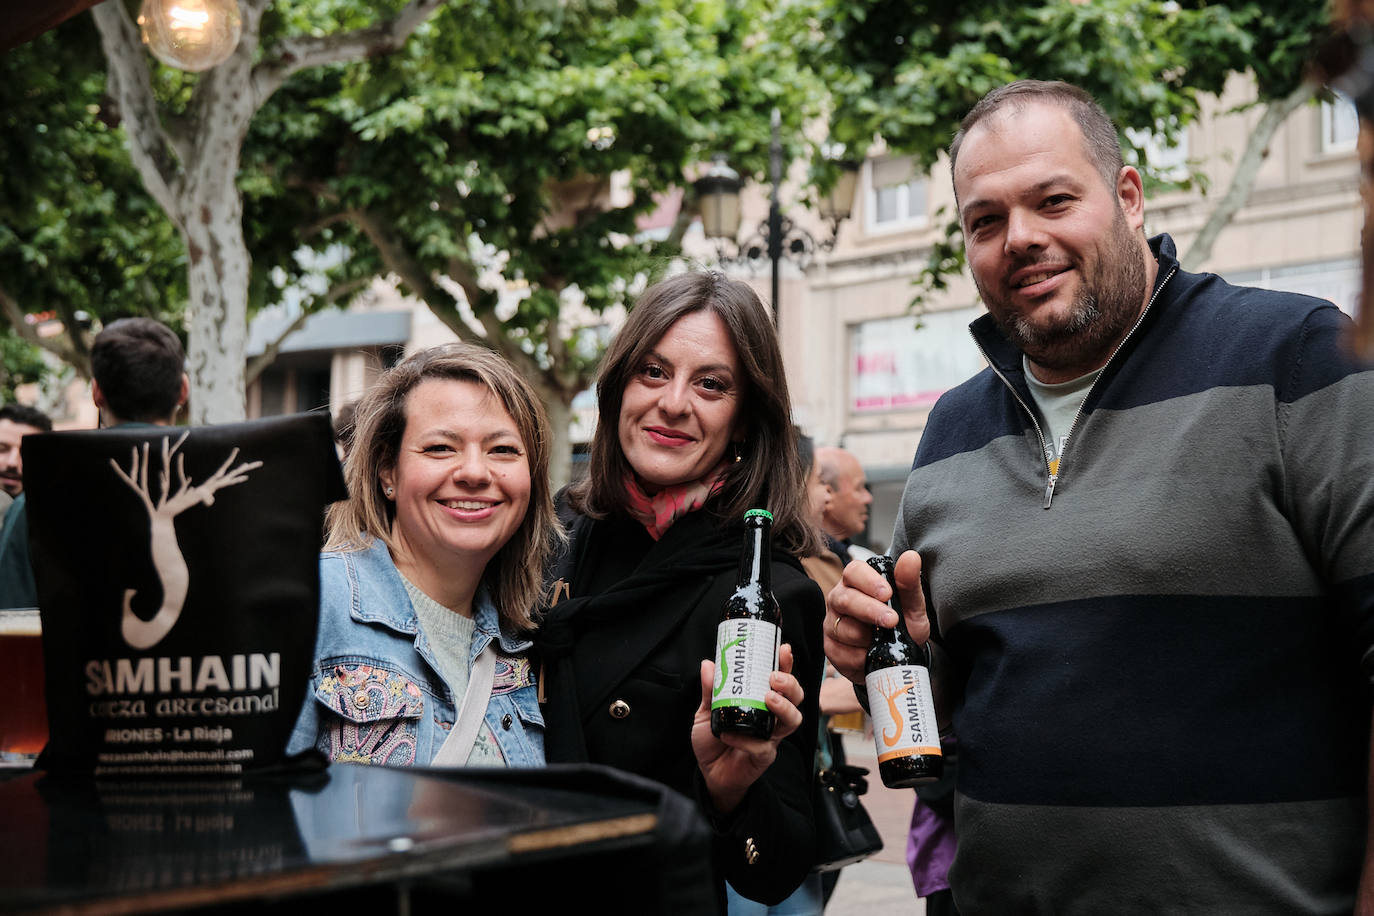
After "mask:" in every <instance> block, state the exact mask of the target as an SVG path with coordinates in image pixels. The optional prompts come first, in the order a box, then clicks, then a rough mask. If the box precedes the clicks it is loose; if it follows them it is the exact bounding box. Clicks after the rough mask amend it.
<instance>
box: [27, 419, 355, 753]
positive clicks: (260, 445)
mask: <svg viewBox="0 0 1374 916" xmlns="http://www.w3.org/2000/svg"><path fill="white" fill-rule="evenodd" d="M23 449H24V470H25V475H24V476H25V490H26V493H27V496H26V500H27V502H28V514H29V535H30V541H29V543H30V552H31V555H32V562H33V569H34V576H35V580H36V583H37V587H38V603H39V607H40V609H41V611H42V621H43V655H44V664H45V668H46V672H45V678H46V687H47V705H48V722H49V738H48V745H47V747H46V749H45V750H44V752H43V755H42V757H41V758H40V760H39V763H38V766H40V767H42V768H45V769H48V770H50V771H53V772H60V773H75V774H90V775H95V776H142V775H153V776H164V777H165V776H183V775H196V776H201V775H204V776H214V775H231V774H237V773H243V772H248V771H252V770H260V769H265V768H271V767H274V766H277V765H279V764H281V763H282V761H283V757H284V754H283V751H284V748H285V746H286V741H287V738H288V736H289V735H290V733H291V728H292V726H293V724H294V722H295V719H296V715H297V713H298V712H299V710H300V706H301V702H302V700H303V699H304V697H305V692H306V683H307V679H308V677H309V671H310V665H311V656H312V655H313V651H314V642H315V626H316V621H317V618H318V614H319V571H318V570H319V551H320V542H321V536H322V531H323V514H324V509H325V507H326V505H327V504H328V503H330V502H332V501H333V500H335V499H338V498H341V497H342V496H343V495H344V493H345V491H344V487H343V480H342V476H341V474H340V471H339V462H338V459H337V457H336V453H335V451H334V444H333V435H332V431H331V428H330V424H329V419H328V417H326V416H325V415H324V414H301V415H297V416H291V417H281V418H274V419H269V420H261V421H255V422H250V423H240V424H226V425H223V426H205V427H197V428H193V429H187V428H182V427H156V426H137V427H133V426H124V427H117V428H114V429H108V430H92V431H82V432H58V433H48V434H43V435H38V436H29V437H26V438H25V441H24V446H23Z"/></svg>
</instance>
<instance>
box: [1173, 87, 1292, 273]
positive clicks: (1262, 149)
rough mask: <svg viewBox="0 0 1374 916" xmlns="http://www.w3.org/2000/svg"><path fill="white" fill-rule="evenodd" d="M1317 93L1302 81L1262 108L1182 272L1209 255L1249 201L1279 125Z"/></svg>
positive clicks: (1187, 257)
mask: <svg viewBox="0 0 1374 916" xmlns="http://www.w3.org/2000/svg"><path fill="white" fill-rule="evenodd" d="M1316 94H1317V86H1316V84H1315V83H1309V82H1305V83H1303V84H1302V85H1301V86H1299V87H1298V88H1297V89H1296V90H1295V91H1294V92H1292V93H1291V94H1289V95H1288V96H1287V97H1286V98H1283V99H1279V100H1277V101H1274V102H1270V103H1269V104H1267V105H1265V106H1264V114H1263V115H1261V116H1260V119H1259V122H1258V123H1256V124H1255V127H1254V129H1253V130H1252V131H1250V136H1249V138H1248V139H1247V140H1246V143H1245V152H1244V153H1242V154H1241V157H1240V162H1239V163H1237V164H1236V173H1235V175H1233V176H1232V177H1231V184H1230V186H1229V187H1227V189H1226V194H1225V195H1224V196H1223V197H1222V198H1221V200H1220V201H1218V202H1217V205H1216V206H1215V207H1214V208H1212V212H1211V213H1210V214H1209V215H1208V217H1207V221H1206V222H1204V223H1203V224H1202V228H1201V229H1199V230H1198V233H1197V235H1196V236H1194V237H1193V243H1192V245H1190V246H1188V251H1187V252H1186V253H1185V254H1184V255H1183V257H1182V258H1180V259H1179V263H1180V264H1182V265H1183V269H1184V270H1197V269H1198V267H1200V266H1201V265H1202V264H1203V263H1205V262H1206V260H1207V259H1208V258H1209V257H1211V255H1212V248H1213V246H1215V245H1216V242H1217V237H1218V236H1220V235H1221V231H1222V230H1223V229H1225V228H1226V226H1227V225H1228V224H1229V223H1230V222H1231V220H1232V219H1233V218H1234V217H1235V215H1236V214H1237V213H1238V212H1240V208H1241V207H1243V206H1245V203H1246V201H1248V200H1249V199H1250V192H1251V190H1253V189H1254V186H1255V175H1256V174H1258V173H1259V169H1260V166H1261V165H1263V164H1264V160H1265V157H1266V156H1268V155H1269V144H1270V143H1271V142H1273V139H1274V134H1276V133H1278V129H1279V128H1280V127H1281V126H1282V125H1283V122H1284V121H1286V120H1288V116H1289V115H1290V114H1292V113H1293V112H1294V111H1296V110H1297V109H1298V108H1300V107H1301V106H1302V105H1304V104H1306V103H1307V102H1308V101H1309V100H1311V99H1312V98H1313V97H1314V96H1315V95H1316Z"/></svg>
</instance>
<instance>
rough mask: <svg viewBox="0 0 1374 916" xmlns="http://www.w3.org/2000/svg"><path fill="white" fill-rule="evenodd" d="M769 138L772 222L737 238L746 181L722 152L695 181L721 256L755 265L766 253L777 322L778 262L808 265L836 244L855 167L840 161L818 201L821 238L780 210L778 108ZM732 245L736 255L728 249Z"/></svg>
mask: <svg viewBox="0 0 1374 916" xmlns="http://www.w3.org/2000/svg"><path fill="white" fill-rule="evenodd" d="M769 120H770V136H769V143H768V183H769V191H768V221H767V222H766V223H763V224H761V225H759V226H758V228H757V229H756V230H755V232H754V234H753V235H752V236H750V237H749V238H748V239H746V240H744V241H738V240H737V237H738V234H739V226H740V189H741V188H742V187H743V185H744V182H743V181H742V180H741V179H740V177H739V173H738V172H736V171H735V170H734V169H732V168H730V166H729V164H728V163H727V162H726V160H725V157H724V156H723V155H717V156H716V157H715V159H714V161H713V163H712V165H711V168H710V169H709V170H707V172H706V173H705V174H704V175H702V177H700V178H698V179H697V180H696V181H695V182H693V188H694V190H695V191H696V195H697V202H698V208H699V210H700V212H701V224H702V229H703V230H705V233H706V237H707V238H710V239H716V240H717V256H718V258H719V259H720V261H721V262H722V263H726V264H731V263H733V264H745V265H748V266H749V267H750V269H753V268H755V267H756V266H758V264H759V263H760V262H761V261H762V260H763V259H764V258H765V257H766V258H767V259H768V261H769V264H770V266H771V270H772V302H771V303H770V304H771V305H772V308H773V326H774V327H775V328H776V327H777V326H778V323H779V316H780V315H781V313H782V312H781V309H780V308H779V294H780V281H779V276H780V274H779V265H780V262H781V261H782V259H783V258H784V257H786V258H788V259H789V260H792V261H794V262H795V263H796V264H797V266H798V267H800V268H801V269H802V270H805V269H806V268H807V266H808V265H810V263H811V259H812V258H813V257H814V256H815V252H816V249H817V248H819V249H821V250H823V251H829V250H830V249H831V248H833V247H834V246H835V235H836V233H837V232H838V231H839V225H840V223H841V222H842V221H844V220H846V219H848V218H849V213H850V210H851V208H852V206H853V201H854V185H855V180H856V177H857V175H858V169H857V167H855V166H853V165H851V164H845V165H843V166H842V169H841V172H840V178H839V180H838V181H837V182H836V183H835V186H834V187H833V188H832V189H831V190H830V192H829V193H828V194H826V195H825V196H824V197H823V198H822V199H821V201H820V207H819V210H820V214H821V216H822V217H823V218H824V219H825V220H827V221H828V222H829V223H830V235H829V236H828V237H827V238H825V239H822V240H817V239H816V237H815V236H813V235H812V234H811V233H810V232H807V231H806V230H805V229H804V228H802V227H801V226H798V225H796V224H795V223H793V222H792V220H791V219H790V218H788V217H787V216H785V215H784V214H783V212H782V205H781V203H780V200H779V189H780V188H781V186H782V173H783V162H782V137H781V132H782V115H781V113H780V112H779V111H778V109H776V108H774V109H773V111H772V115H771V117H770V119H769ZM729 244H733V245H734V246H735V250H736V252H737V253H736V254H735V255H734V256H730V255H728V254H727V253H726V246H727V245H729Z"/></svg>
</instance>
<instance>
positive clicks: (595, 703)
mask: <svg viewBox="0 0 1374 916" xmlns="http://www.w3.org/2000/svg"><path fill="white" fill-rule="evenodd" d="M560 514H561V515H563V517H564V521H565V523H566V524H568V527H569V532H570V535H571V538H572V540H571V544H570V546H569V550H568V552H567V553H566V554H565V556H564V558H563V560H562V561H561V562H560V563H559V564H558V565H557V567H556V570H555V574H554V576H553V577H551V578H558V579H561V580H562V582H563V583H565V584H566V585H567V590H566V591H564V590H563V589H562V587H561V586H558V587H557V594H558V598H559V599H561V600H559V601H558V603H557V604H556V605H555V606H554V607H553V608H551V609H549V611H548V612H547V613H546V616H545V620H544V624H543V628H542V631H541V636H540V638H539V640H538V642H537V646H538V650H539V655H540V656H541V661H542V662H543V666H544V674H543V677H544V681H543V684H542V685H541V686H542V689H543V691H544V693H545V697H546V702H545V705H544V717H545V748H546V753H547V756H548V760H549V762H550V763H574V762H590V763H598V764H604V765H608V766H613V767H616V768H618V769H622V770H626V771H628V772H631V773H635V774H638V775H641V776H645V777H648V778H650V779H653V780H656V781H658V782H661V783H664V784H666V785H667V786H669V787H670V788H673V789H675V790H677V791H678V792H680V793H682V794H684V795H686V796H687V797H689V798H694V799H696V801H697V804H698V806H699V807H700V808H701V810H702V812H703V813H704V814H705V815H706V819H707V821H708V823H709V824H710V825H711V827H712V830H713V832H714V843H713V860H714V861H713V866H714V871H715V874H716V876H717V883H718V885H719V884H720V882H721V881H724V880H729V882H730V884H731V885H732V886H733V887H734V888H735V890H737V891H738V892H739V893H741V894H743V895H744V896H746V897H750V898H752V899H755V900H759V901H762V902H765V903H777V902H780V901H781V900H784V899H786V897H787V896H788V895H789V894H791V892H792V891H793V890H795V889H796V887H797V886H798V885H799V884H800V883H801V881H802V879H803V878H804V877H805V876H806V874H807V872H808V871H809V870H810V866H811V864H812V862H813V861H814V853H815V830H814V824H813V819H812V811H811V786H812V781H813V775H814V769H815V745H816V736H817V733H818V728H819V724H818V716H819V706H818V698H819V694H820V683H821V677H822V673H823V668H824V661H825V657H824V654H823V648H822V634H821V626H822V621H823V619H824V615H825V598H824V596H823V595H822V594H821V591H820V589H819V588H818V587H817V586H816V584H815V583H814V582H813V581H811V580H810V579H809V578H807V576H806V574H805V573H804V572H803V570H802V568H801V565H800V564H799V563H798V562H797V561H796V560H795V559H793V558H792V557H789V556H785V555H783V554H782V553H781V552H780V551H778V550H774V551H773V554H772V564H771V570H772V579H773V581H772V588H773V594H774V596H775V597H776V598H777V600H778V603H779V605H780V606H781V608H782V620H783V623H782V639H783V641H784V642H786V643H789V644H790V645H791V646H792V651H793V656H794V660H795V661H794V665H793V674H794V675H795V676H796V677H797V679H798V680H799V681H800V682H801V684H802V688H803V690H804V691H805V698H804V700H803V702H802V705H801V711H802V715H803V717H804V721H803V722H802V724H801V725H800V726H799V727H798V728H797V730H796V731H794V732H793V733H792V734H791V735H789V736H788V737H787V738H785V739H783V741H782V742H781V744H780V745H779V748H778V756H777V759H776V760H775V761H774V762H773V764H772V766H770V767H769V768H768V770H767V771H766V772H765V773H764V774H763V775H762V776H761V777H760V778H759V779H758V781H757V782H755V783H754V785H753V786H751V787H750V789H749V792H748V794H747V795H746V797H745V800H744V801H743V802H742V803H741V805H740V806H739V807H738V808H737V809H736V810H735V811H733V812H731V813H730V814H729V815H725V816H723V815H719V814H717V813H716V812H715V811H714V810H713V808H712V806H711V803H710V801H709V797H708V795H707V793H706V788H705V780H704V778H703V777H702V776H701V772H700V770H699V768H698V766H697V762H696V757H695V756H694V754H693V752H692V746H691V729H692V719H693V716H694V714H695V712H696V710H697V708H698V706H699V705H700V703H701V680H700V666H701V661H702V659H710V658H712V657H713V655H714V651H715V643H716V627H717V625H718V624H719V621H720V613H721V608H722V607H723V606H724V603H725V599H726V598H727V596H728V595H729V594H730V592H731V591H733V589H734V587H735V584H736V580H737V577H738V569H739V556H740V552H741V549H742V547H743V543H744V527H743V524H742V523H741V522H734V523H730V524H724V523H722V522H721V521H720V520H719V519H717V518H715V517H714V516H712V515H710V514H709V513H708V512H706V511H701V510H699V511H696V512H692V513H689V514H687V515H685V516H683V517H682V518H681V519H679V520H678V521H677V522H676V523H675V524H674V525H673V526H672V527H671V528H669V529H668V531H667V532H665V533H664V535H663V538H662V539H661V540H659V541H657V542H655V541H653V540H652V539H651V538H650V537H649V535H648V533H647V532H646V531H645V530H644V527H643V526H642V525H641V524H640V523H639V522H637V521H635V520H633V519H630V518H627V517H611V518H607V519H600V520H593V519H590V518H586V517H585V516H579V515H575V514H571V513H568V512H566V511H565V512H561V513H560ZM719 892H720V893H721V894H723V893H724V888H723V885H720V886H719Z"/></svg>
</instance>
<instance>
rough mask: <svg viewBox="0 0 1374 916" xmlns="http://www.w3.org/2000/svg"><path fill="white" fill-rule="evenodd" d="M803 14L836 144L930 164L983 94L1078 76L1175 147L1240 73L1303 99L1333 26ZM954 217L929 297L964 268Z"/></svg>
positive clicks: (871, 4) (1176, 15)
mask: <svg viewBox="0 0 1374 916" xmlns="http://www.w3.org/2000/svg"><path fill="white" fill-rule="evenodd" d="M791 12H792V15H793V16H796V17H798V20H799V25H798V27H797V28H798V32H799V34H805V35H806V36H807V41H806V46H805V48H804V50H803V52H802V56H803V57H804V58H805V59H807V60H809V61H811V62H812V64H813V66H814V67H815V68H816V70H817V72H818V73H819V75H820V76H821V78H822V79H823V81H824V82H825V83H826V84H827V85H828V86H829V87H830V89H831V96H830V99H831V108H830V116H829V117H830V136H831V139H832V140H835V141H838V142H842V143H844V144H845V145H846V146H847V147H848V148H850V149H851V150H853V151H855V152H862V151H864V150H866V149H868V148H869V145H870V144H871V143H872V142H873V140H874V138H875V137H881V138H882V139H883V140H884V141H885V142H886V143H887V145H888V147H889V148H891V149H892V150H894V151H896V152H900V153H907V154H910V155H911V156H912V157H913V158H914V159H915V160H916V162H917V163H918V165H919V166H921V167H929V166H931V165H933V164H934V162H935V161H936V159H937V157H938V156H939V155H940V153H941V152H943V151H944V150H945V149H947V148H948V146H949V142H950V140H951V138H952V137H953V135H954V132H955V131H956V130H957V129H958V126H959V122H960V120H962V118H963V116H964V114H966V113H967V112H968V110H969V109H970V108H971V107H972V106H973V105H974V104H975V103H976V102H977V101H978V99H980V98H981V97H982V96H983V95H984V94H986V93H987V92H988V91H989V90H991V89H993V88H995V87H997V86H999V85H1002V84H1003V83H1006V82H1010V81H1012V80H1016V79H1062V80H1067V81H1069V82H1072V83H1075V84H1077V85H1079V86H1081V87H1083V88H1084V89H1086V90H1087V91H1088V92H1090V93H1092V94H1093V95H1094V96H1095V97H1096V98H1097V99H1098V100H1099V101H1100V102H1101V103H1102V105H1103V107H1104V108H1105V109H1106V111H1107V113H1108V114H1109V115H1111V116H1112V118H1113V119H1114V120H1115V121H1116V122H1117V124H1118V125H1120V126H1121V127H1123V128H1135V129H1138V130H1143V131H1148V132H1149V133H1150V134H1151V135H1152V136H1153V137H1155V138H1157V139H1158V140H1160V141H1162V142H1164V143H1166V144H1168V143H1172V142H1175V141H1176V140H1177V138H1178V137H1179V135H1180V133H1181V131H1183V130H1184V129H1185V128H1186V127H1187V125H1188V124H1190V123H1191V122H1192V121H1194V120H1195V119H1196V118H1197V116H1198V113H1199V101H1200V98H1201V97H1202V95H1204V94H1208V93H1213V94H1216V93H1220V91H1221V90H1222V88H1223V86H1224V85H1225V83H1226V80H1227V79H1228V78H1229V77H1230V76H1231V75H1233V74H1237V73H1245V72H1247V71H1249V72H1250V73H1252V74H1253V75H1254V77H1255V80H1256V82H1257V84H1258V87H1259V98H1258V102H1259V103H1260V104H1265V103H1269V102H1273V101H1276V100H1282V99H1286V98H1287V97H1289V96H1291V95H1292V94H1293V93H1294V92H1295V91H1296V90H1297V89H1298V88H1299V86H1300V84H1301V82H1302V79H1303V76H1304V73H1305V70H1306V63H1307V61H1308V60H1309V59H1310V57H1311V54H1312V50H1313V48H1314V46H1315V43H1316V41H1317V39H1318V37H1319V36H1320V34H1321V33H1322V30H1323V28H1324V26H1325V23H1326V10H1325V8H1324V5H1323V4H1319V3H1291V2H1287V0H1239V2H1226V3H1215V2H1203V0H1083V2H1075V0H1049V2H1046V3H1036V4H1026V3H1013V2H1006V0H991V2H957V3H956V2H947V0H946V2H922V0H798V2H797V3H796V4H794V5H793V7H792V11H791ZM1122 141H1123V144H1124V145H1125V146H1126V147H1127V148H1128V151H1129V150H1130V149H1131V148H1132V146H1133V142H1132V140H1131V138H1130V137H1128V136H1126V135H1125V134H1123V136H1122ZM1134 152H1135V156H1136V159H1135V161H1136V162H1137V163H1140V164H1141V165H1143V166H1144V167H1145V168H1144V171H1145V172H1146V179H1147V181H1149V180H1150V179H1151V178H1152V176H1151V175H1150V173H1149V168H1148V164H1147V163H1144V161H1143V158H1142V151H1140V150H1138V149H1136V150H1134ZM1195 177H1196V176H1193V177H1192V178H1190V179H1189V181H1191V180H1194V179H1195ZM1184 183H1185V184H1187V183H1188V181H1185V182H1184ZM946 218H947V219H949V220H950V223H949V232H948V235H947V238H946V239H945V240H944V241H943V242H941V243H940V244H937V245H936V247H935V250H934V252H933V254H932V257H931V260H930V266H929V268H928V270H927V272H926V275H925V277H924V278H923V281H922V283H921V284H920V287H921V291H922V295H928V294H929V293H931V292H933V291H936V290H939V289H943V288H944V278H945V277H946V276H947V275H948V274H950V273H951V272H953V271H957V270H958V269H959V268H960V266H961V265H962V242H961V240H960V238H959V236H958V227H957V223H955V222H953V220H952V215H950V214H946Z"/></svg>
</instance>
